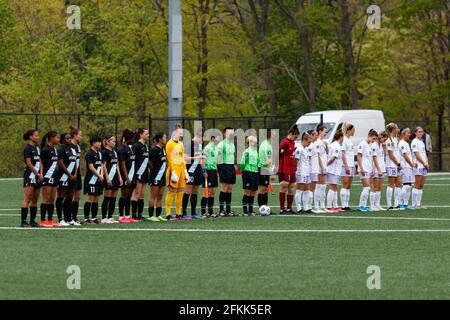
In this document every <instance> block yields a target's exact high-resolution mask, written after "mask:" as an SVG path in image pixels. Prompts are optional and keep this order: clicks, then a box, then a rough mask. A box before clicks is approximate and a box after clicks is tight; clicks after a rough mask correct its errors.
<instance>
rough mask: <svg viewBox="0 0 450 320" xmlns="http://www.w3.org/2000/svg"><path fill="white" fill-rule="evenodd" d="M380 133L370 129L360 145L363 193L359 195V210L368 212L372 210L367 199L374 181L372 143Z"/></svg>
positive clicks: (359, 165)
mask: <svg viewBox="0 0 450 320" xmlns="http://www.w3.org/2000/svg"><path fill="white" fill-rule="evenodd" d="M377 136H378V133H377V132H376V131H375V130H374V129H370V131H369V134H368V136H367V139H365V140H363V141H361V143H360V144H359V145H358V153H357V159H358V171H359V178H360V179H361V183H362V185H363V190H362V191H361V195H360V197H359V207H358V211H361V212H368V211H371V210H370V209H369V208H368V207H367V199H368V198H369V192H370V185H371V182H372V176H373V169H374V167H373V153H372V148H371V146H370V145H371V144H372V142H373V141H374V140H375V139H376V138H377Z"/></svg>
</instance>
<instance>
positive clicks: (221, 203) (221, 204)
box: [219, 191, 226, 212]
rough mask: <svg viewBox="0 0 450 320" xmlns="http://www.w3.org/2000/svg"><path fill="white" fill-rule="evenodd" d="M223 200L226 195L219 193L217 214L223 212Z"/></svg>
mask: <svg viewBox="0 0 450 320" xmlns="http://www.w3.org/2000/svg"><path fill="white" fill-rule="evenodd" d="M225 198H226V193H225V192H222V191H220V194H219V212H223V211H224V206H225Z"/></svg>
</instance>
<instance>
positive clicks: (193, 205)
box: [191, 194, 198, 215]
mask: <svg viewBox="0 0 450 320" xmlns="http://www.w3.org/2000/svg"><path fill="white" fill-rule="evenodd" d="M197 199H198V195H197V194H191V215H196V214H197V212H196V211H197Z"/></svg>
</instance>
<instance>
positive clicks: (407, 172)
mask: <svg viewBox="0 0 450 320" xmlns="http://www.w3.org/2000/svg"><path fill="white" fill-rule="evenodd" d="M401 173H402V183H403V184H405V183H414V182H416V177H415V176H414V174H413V170H412V168H403V170H402V172H401Z"/></svg>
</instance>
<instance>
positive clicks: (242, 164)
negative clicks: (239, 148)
mask: <svg viewBox="0 0 450 320" xmlns="http://www.w3.org/2000/svg"><path fill="white" fill-rule="evenodd" d="M247 153H248V152H247V151H244V152H243V153H242V156H241V161H240V162H239V169H240V170H241V171H244V169H245V166H246V164H247Z"/></svg>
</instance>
